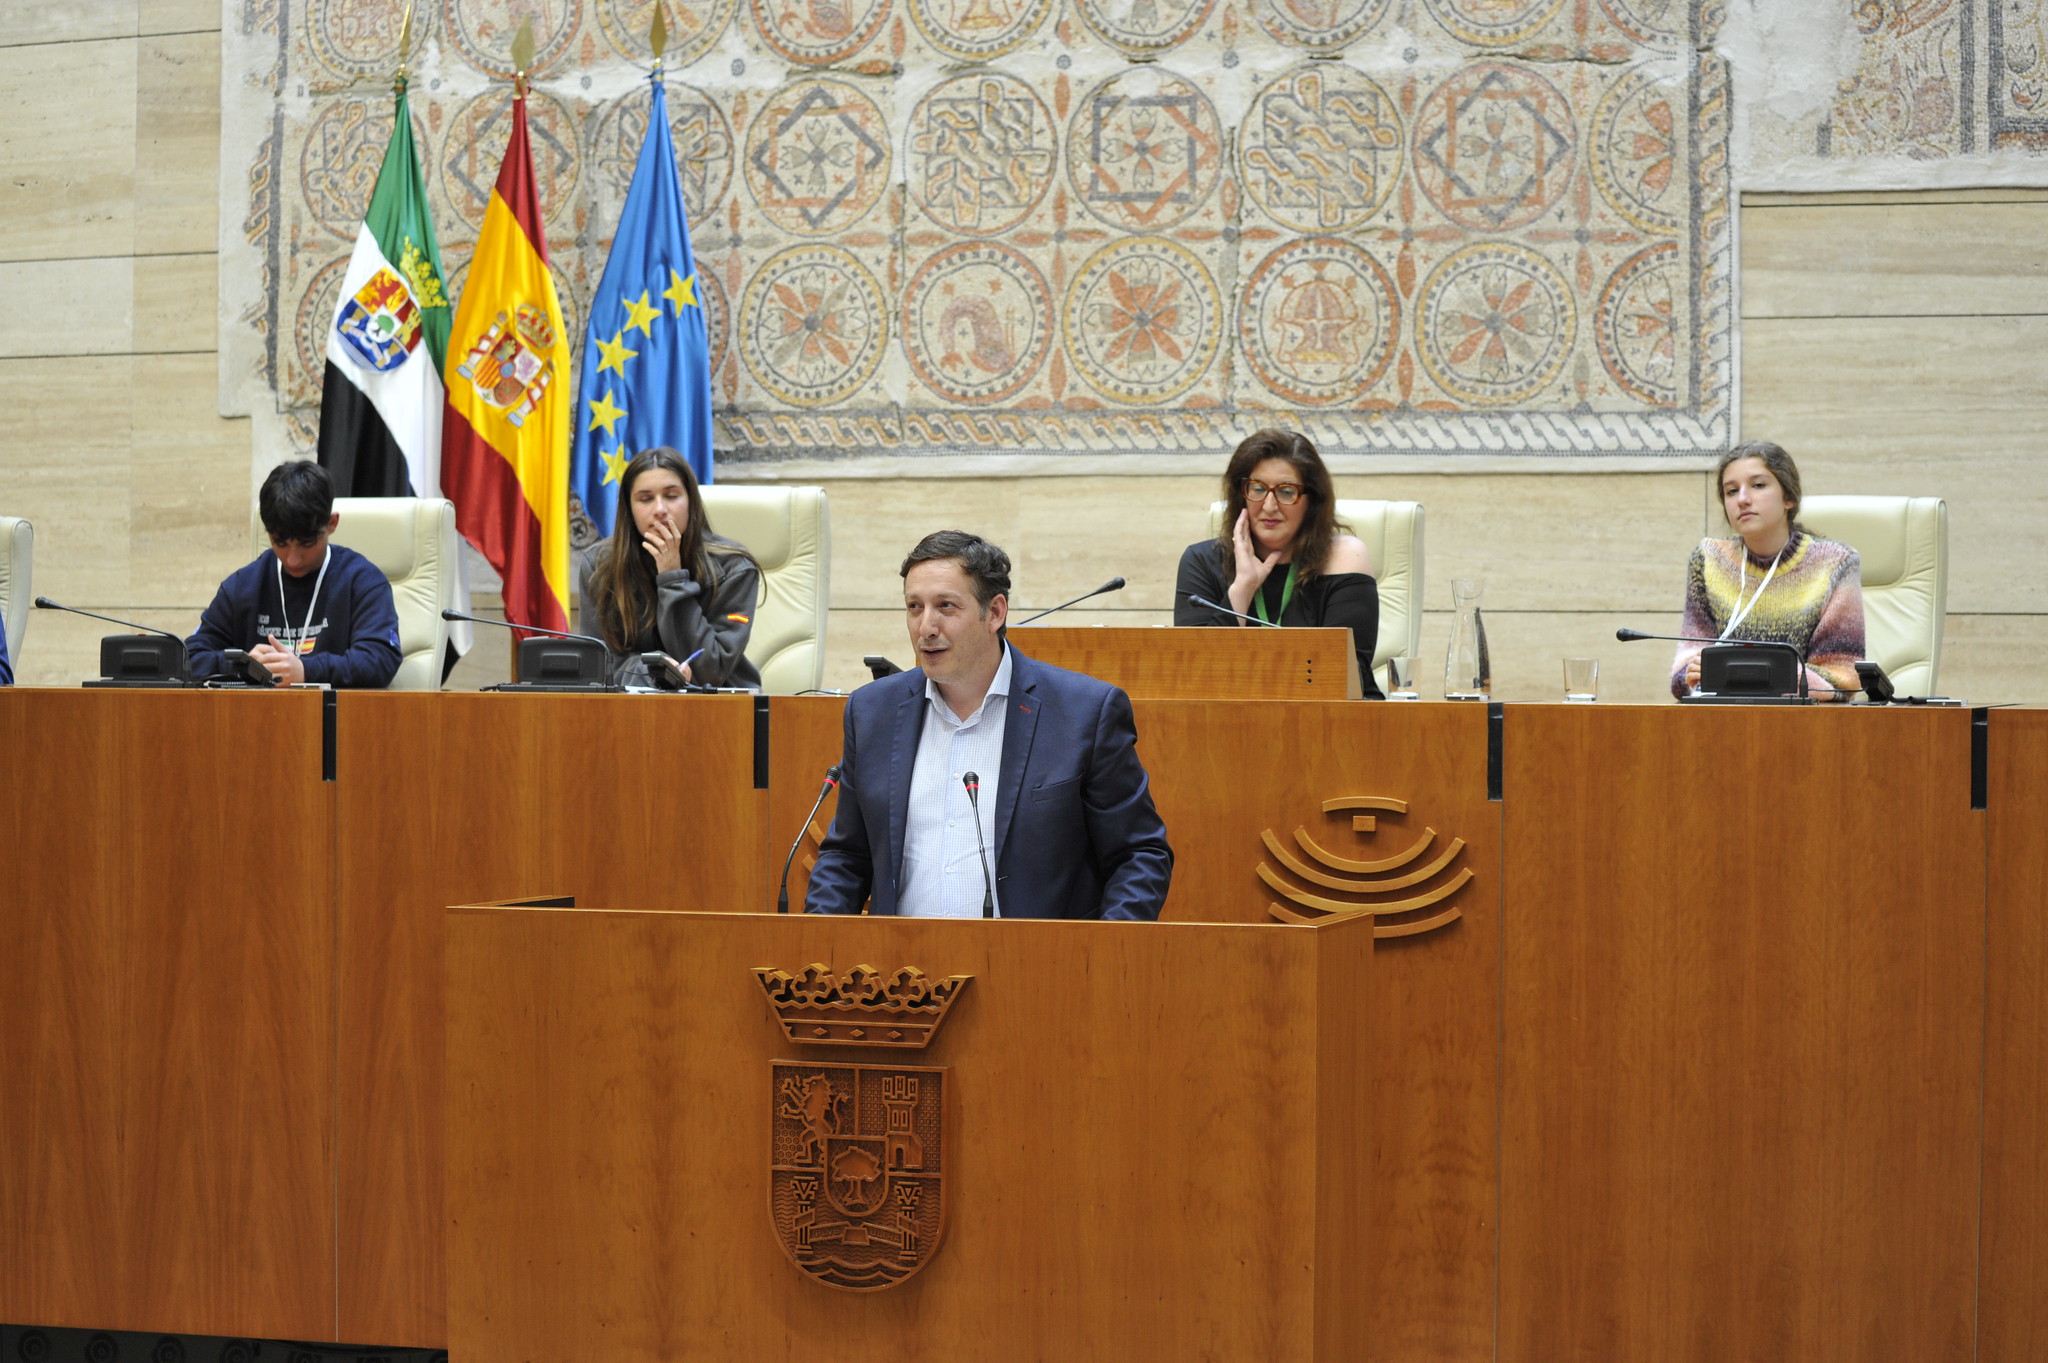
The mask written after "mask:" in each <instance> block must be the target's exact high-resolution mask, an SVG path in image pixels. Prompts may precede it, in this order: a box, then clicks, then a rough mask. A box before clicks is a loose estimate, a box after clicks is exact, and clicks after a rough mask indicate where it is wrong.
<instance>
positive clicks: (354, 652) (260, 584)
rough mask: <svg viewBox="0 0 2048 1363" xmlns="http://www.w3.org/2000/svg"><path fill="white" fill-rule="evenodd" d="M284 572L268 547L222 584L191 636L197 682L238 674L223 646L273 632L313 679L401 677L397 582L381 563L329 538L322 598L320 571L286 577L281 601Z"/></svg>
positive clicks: (247, 644) (344, 681) (354, 681)
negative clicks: (393, 593) (393, 585)
mask: <svg viewBox="0 0 2048 1363" xmlns="http://www.w3.org/2000/svg"><path fill="white" fill-rule="evenodd" d="M278 576H279V574H278V561H277V555H275V554H273V553H269V552H268V551H266V552H265V553H264V554H263V555H262V556H261V557H259V558H258V559H257V560H256V561H255V562H254V563H251V564H250V565H249V566H248V567H246V568H242V569H239V570H238V571H236V572H235V573H234V574H233V575H231V576H230V577H229V578H228V580H227V581H225V582H223V583H221V584H220V591H218V592H217V593H215V594H214V598H213V604H212V605H210V606H208V607H207V608H206V614H204V615H202V616H201V617H200V618H199V629H198V630H197V632H195V633H194V634H193V635H192V637H191V638H189V639H187V640H186V641H185V650H186V652H187V654H188V655H190V657H191V660H192V679H193V680H194V681H203V680H204V679H206V678H208V677H225V676H229V675H231V674H232V673H233V671H234V669H233V668H232V667H231V666H230V665H229V663H228V660H227V659H226V658H224V657H223V656H221V651H222V650H223V649H229V648H240V649H251V648H254V647H255V646H256V645H258V644H260V643H264V642H267V641H268V640H269V639H270V638H271V637H272V636H275V637H276V639H277V641H278V643H279V644H280V645H282V646H283V647H285V648H287V649H293V650H296V651H297V652H298V654H299V656H300V658H301V659H302V660H304V662H305V665H306V680H307V681H309V682H326V683H327V684H328V685H329V686H357V687H378V686H384V685H387V684H388V683H389V682H390V681H391V679H392V677H394V676H396V675H397V673H398V663H399V652H398V610H397V608H396V607H395V606H394V605H393V604H392V600H391V583H390V581H389V580H388V579H387V578H386V577H385V576H384V574H383V573H382V572H380V571H378V569H377V566H376V565H375V564H373V563H371V562H370V560H368V559H366V558H364V557H363V556H362V555H361V554H358V553H357V552H356V551H355V550H353V549H345V548H343V547H342V546H341V545H339V544H333V543H330V544H329V545H328V546H327V576H326V579H325V580H324V581H321V582H320V584H319V586H320V595H319V598H318V599H317V600H315V599H314V596H313V585H314V582H315V580H316V579H318V578H319V576H320V570H319V569H318V568H315V569H314V570H313V571H312V572H310V573H307V574H306V575H305V576H304V577H293V576H292V575H291V574H289V573H286V574H284V599H283V601H282V602H280V601H279V599H278ZM309 614H310V615H311V617H312V619H311V621H310V622H309V621H308V620H307V616H308V615H309ZM287 622H289V623H287Z"/></svg>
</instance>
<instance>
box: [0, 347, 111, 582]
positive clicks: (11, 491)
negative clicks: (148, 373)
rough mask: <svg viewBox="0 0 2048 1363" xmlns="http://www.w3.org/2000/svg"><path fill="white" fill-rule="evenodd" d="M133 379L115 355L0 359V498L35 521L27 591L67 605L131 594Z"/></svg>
mask: <svg viewBox="0 0 2048 1363" xmlns="http://www.w3.org/2000/svg"><path fill="white" fill-rule="evenodd" d="M133 383H134V362H133V361H132V360H130V359H129V358H127V357H125V356H111V357H96V358H89V359H72V360H49V359H29V360H0V411H4V412H6V413H7V420H8V428H7V439H6V440H4V441H0V501H4V503H5V507H6V513H7V514H8V515H11V516H26V517H27V518H28V519H29V520H31V521H33V522H35V527H36V564H35V577H36V589H37V591H39V592H41V593H43V594H44V595H47V596H53V597H55V598H57V599H58V600H60V601H63V602H65V603H67V604H69V605H77V606H84V607H86V608H87V609H98V608H100V607H101V606H107V605H113V604H120V603H126V602H128V601H130V600H131V597H130V596H129V577H128V563H129V556H128V531H129V519H128V518H129V482H128V476H129V441H130V436H129V406H130V397H129V392H130V388H131V386H132V385H133ZM95 603H97V604H95Z"/></svg>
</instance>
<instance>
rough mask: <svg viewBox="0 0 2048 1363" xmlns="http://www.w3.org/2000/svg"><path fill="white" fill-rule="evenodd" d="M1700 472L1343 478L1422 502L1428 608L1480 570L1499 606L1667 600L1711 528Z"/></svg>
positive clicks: (1375, 495)
mask: <svg viewBox="0 0 2048 1363" xmlns="http://www.w3.org/2000/svg"><path fill="white" fill-rule="evenodd" d="M1700 482H1701V479H1700V476H1699V475H1698V474H1697V473H1588V474H1558V473H1549V474H1522V475H1517V474H1437V475H1430V476H1409V477H1394V478H1341V479H1339V480H1338V483H1337V494H1338V496H1340V497H1357V498H1364V499H1374V500H1389V501H1413V502H1421V503H1422V507H1423V522H1422V546H1423V556H1422V557H1423V596H1424V607H1425V609H1429V608H1437V609H1441V610H1445V611H1448V610H1449V609H1450V606H1451V582H1452V581H1453V580H1454V579H1457V578H1467V577H1469V578H1478V579H1480V580H1481V581H1483V582H1484V583H1485V584H1486V586H1485V597H1484V604H1485V605H1486V606H1488V607H1490V608H1492V609H1496V610H1509V609H1512V610H1616V611H1623V612H1629V613H1640V612H1642V611H1645V610H1656V609H1661V608H1663V607H1664V606H1665V605H1666V604H1667V603H1668V602H1670V601H1672V600H1674V599H1675V597H1676V595H1677V593H1679V592H1681V591H1683V590H1684V586H1685V564H1686V558H1687V556H1688V555H1690V554H1691V553H1692V548H1693V546H1694V545H1695V544H1697V543H1698V542H1699V538H1700V536H1701V534H1702V533H1704V531H1703V529H1702V525H1701V520H1700V510H1699V486H1700Z"/></svg>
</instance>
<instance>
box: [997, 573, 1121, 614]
mask: <svg viewBox="0 0 2048 1363" xmlns="http://www.w3.org/2000/svg"><path fill="white" fill-rule="evenodd" d="M1123 589H1124V580H1123V579H1122V578H1120V577H1113V578H1111V579H1110V580H1109V581H1107V582H1105V583H1103V584H1102V585H1101V586H1100V587H1097V588H1096V589H1095V590H1094V591H1092V592H1082V593H1081V594H1080V595H1079V596H1077V597H1075V598H1074V599H1073V600H1072V601H1062V602H1060V603H1059V604H1058V605H1057V606H1054V607H1052V608H1051V609H1050V610H1042V611H1040V612H1039V613H1038V614H1036V615H1034V616H1032V617H1031V619H1030V620H1019V621H1018V622H1017V623H1018V624H1019V625H1028V624H1030V623H1031V622H1032V621H1033V620H1043V619H1045V617H1046V616H1048V615H1051V614H1052V613H1053V611H1063V610H1065V609H1066V608H1067V607H1069V606H1076V605H1079V604H1080V603H1081V602H1083V601H1086V600H1087V599H1088V598H1089V597H1091V596H1100V595H1102V594H1103V593H1104V592H1120V591H1122V590H1123Z"/></svg>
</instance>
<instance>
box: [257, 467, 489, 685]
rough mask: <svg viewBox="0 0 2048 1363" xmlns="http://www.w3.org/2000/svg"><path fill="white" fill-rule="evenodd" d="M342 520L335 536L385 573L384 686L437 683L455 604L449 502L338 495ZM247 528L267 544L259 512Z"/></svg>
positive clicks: (456, 565)
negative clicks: (389, 612) (388, 639)
mask: <svg viewBox="0 0 2048 1363" xmlns="http://www.w3.org/2000/svg"><path fill="white" fill-rule="evenodd" d="M334 509H335V511H336V513H337V514H339V515H340V517H341V523H340V524H339V525H337V526H335V527H334V543H336V544H339V545H342V546H343V547H345V548H349V549H353V550H355V551H356V552H357V553H359V554H361V555H362V556H363V557H364V558H366V559H368V560H370V562H372V563H374V564H376V565H377V568H378V570H379V571H381V572H382V573H383V574H384V576H386V577H388V578H390V579H391V596H392V604H393V605H394V606H396V607H397V608H398V652H399V655H400V656H399V662H398V675H397V676H395V677H393V678H392V679H391V685H390V686H389V687H387V688H385V689H386V690H390V691H438V690H440V689H441V669H442V667H443V665H444V663H445V661H446V657H447V652H448V622H447V621H446V620H443V619H442V618H441V612H442V611H443V610H445V609H447V608H448V607H451V606H453V605H454V604H455V581H456V576H455V575H456V574H457V573H458V572H460V571H461V558H460V554H461V552H462V550H461V542H460V541H459V540H458V539H457V538H456V536H455V503H453V502H451V501H449V500H448V499H447V498H445V497H337V498H335V499H334ZM250 534H251V536H252V539H253V541H254V543H255V546H256V552H258V553H262V552H264V551H265V550H267V549H269V548H270V536H269V535H268V534H266V533H265V532H264V529H263V520H262V518H261V517H260V516H256V517H252V519H251V521H250Z"/></svg>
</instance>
